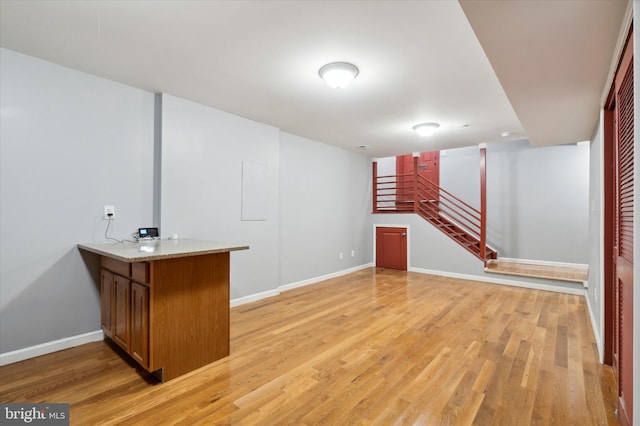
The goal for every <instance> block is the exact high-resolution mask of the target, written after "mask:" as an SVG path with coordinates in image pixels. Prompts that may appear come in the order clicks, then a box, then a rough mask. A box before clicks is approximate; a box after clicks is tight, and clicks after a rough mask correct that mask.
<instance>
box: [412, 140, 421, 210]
mask: <svg viewBox="0 0 640 426" xmlns="http://www.w3.org/2000/svg"><path fill="white" fill-rule="evenodd" d="M419 159H420V153H419V152H414V153H413V212H414V213H418V210H419V208H418V207H419V206H418V203H419V202H420V200H419V198H418V160H419Z"/></svg>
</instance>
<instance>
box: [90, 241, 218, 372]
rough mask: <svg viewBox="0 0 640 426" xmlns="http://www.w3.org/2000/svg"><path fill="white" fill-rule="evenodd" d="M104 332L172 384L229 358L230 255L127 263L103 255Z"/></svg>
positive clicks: (149, 369) (142, 363)
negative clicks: (192, 372) (195, 371)
mask: <svg viewBox="0 0 640 426" xmlns="http://www.w3.org/2000/svg"><path fill="white" fill-rule="evenodd" d="M101 263H102V272H101V286H100V287H101V296H102V302H101V306H102V314H101V317H102V329H103V330H104V334H105V336H107V337H108V338H109V339H111V340H112V341H114V342H115V343H116V344H118V345H119V346H120V347H121V348H122V349H124V350H125V351H126V352H127V353H128V354H129V355H130V356H131V357H132V358H133V359H134V360H136V361H137V362H138V363H139V364H140V365H141V366H142V367H144V368H145V369H146V370H148V371H150V372H155V373H157V374H156V375H157V376H159V378H160V379H161V380H163V381H164V380H170V379H172V378H174V377H177V376H180V375H182V374H184V373H187V372H189V371H192V370H195V369H197V368H200V367H202V366H204V365H206V364H209V363H211V362H214V361H216V360H218V359H220V358H224V357H226V356H228V355H229V313H230V308H229V252H228V251H227V252H222V253H212V254H204V255H194V256H180V257H175V258H163V259H158V260H148V261H143V262H130V263H129V262H123V261H120V260H116V259H113V258H110V257H107V256H102V261H101Z"/></svg>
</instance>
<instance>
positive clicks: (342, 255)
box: [340, 252, 344, 260]
mask: <svg viewBox="0 0 640 426" xmlns="http://www.w3.org/2000/svg"><path fill="white" fill-rule="evenodd" d="M343 258H344V254H343V253H342V252H340V260H342V259H343Z"/></svg>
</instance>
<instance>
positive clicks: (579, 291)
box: [409, 267, 586, 297]
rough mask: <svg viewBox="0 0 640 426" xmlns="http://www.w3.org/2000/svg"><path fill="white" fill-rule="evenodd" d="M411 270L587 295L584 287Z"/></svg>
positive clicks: (412, 269) (419, 269)
mask: <svg viewBox="0 0 640 426" xmlns="http://www.w3.org/2000/svg"><path fill="white" fill-rule="evenodd" d="M409 271H411V272H418V273H421V274H431V275H440V276H443V277H449V278H458V279H461V280H470V281H482V282H487V283H491V284H500V285H508V286H511V287H522V288H530V289H532V290H544V291H553V292H555V293H565V294H575V295H577V296H585V297H586V290H585V289H584V288H568V287H560V286H554V285H550V284H541V283H530V282H525V281H517V280H505V279H502V278H493V277H487V276H481V275H469V274H459V273H456V272H447V271H436V270H433V269H422V268H413V267H412V268H409Z"/></svg>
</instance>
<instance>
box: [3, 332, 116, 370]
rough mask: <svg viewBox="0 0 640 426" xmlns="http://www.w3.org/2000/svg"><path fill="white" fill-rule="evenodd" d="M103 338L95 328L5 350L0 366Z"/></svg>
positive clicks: (101, 333)
mask: <svg viewBox="0 0 640 426" xmlns="http://www.w3.org/2000/svg"><path fill="white" fill-rule="evenodd" d="M103 339H104V333H103V332H102V330H97V331H91V332H89V333H85V334H80V335H78V336H71V337H65V338H64V339H60V340H54V341H53V342H47V343H41V344H39V345H35V346H30V347H28V348H23V349H18V350H15V351H12V352H5V353H3V354H0V366H3V365H7V364H13V363H14V362H19V361H24V360H25V359H29V358H35V357H37V356H40V355H46V354H50V353H53V352H58V351H61V350H64V349H69V348H72V347H74V346H80V345H84V344H85V343H91V342H98V341H100V340H103Z"/></svg>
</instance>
